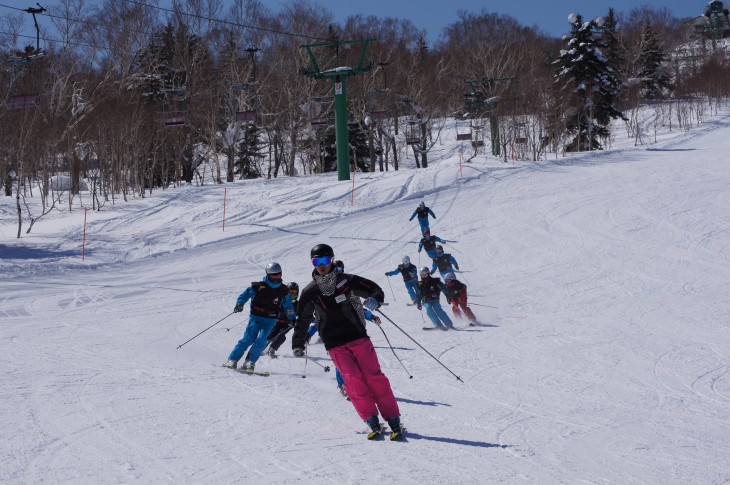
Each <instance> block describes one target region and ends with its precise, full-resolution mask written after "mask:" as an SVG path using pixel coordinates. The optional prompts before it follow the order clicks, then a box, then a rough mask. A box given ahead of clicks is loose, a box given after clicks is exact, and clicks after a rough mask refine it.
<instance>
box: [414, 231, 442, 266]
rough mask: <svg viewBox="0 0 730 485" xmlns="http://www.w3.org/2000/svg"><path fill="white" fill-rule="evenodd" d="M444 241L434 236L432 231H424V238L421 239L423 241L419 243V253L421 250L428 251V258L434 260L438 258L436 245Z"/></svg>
mask: <svg viewBox="0 0 730 485" xmlns="http://www.w3.org/2000/svg"><path fill="white" fill-rule="evenodd" d="M443 242H444V240H443V239H441V238H440V237H438V236H432V235H431V231H429V230H428V229H426V230H425V231H423V237H422V238H421V241H420V242H419V243H418V252H419V253H420V252H421V249H425V250H426V254H428V257H429V258H431V259H433V258H435V257H436V243H443Z"/></svg>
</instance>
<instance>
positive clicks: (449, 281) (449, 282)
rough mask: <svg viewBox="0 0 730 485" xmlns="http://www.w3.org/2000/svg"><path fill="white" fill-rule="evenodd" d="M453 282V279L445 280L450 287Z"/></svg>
mask: <svg viewBox="0 0 730 485" xmlns="http://www.w3.org/2000/svg"><path fill="white" fill-rule="evenodd" d="M453 282H454V280H452V279H451V278H444V283H446V284H447V285H450V284H451V283H453Z"/></svg>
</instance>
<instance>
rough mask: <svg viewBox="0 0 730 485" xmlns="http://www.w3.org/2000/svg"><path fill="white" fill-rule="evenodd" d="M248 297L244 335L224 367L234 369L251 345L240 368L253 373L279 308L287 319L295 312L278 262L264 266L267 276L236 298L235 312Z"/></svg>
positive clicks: (292, 317) (293, 317)
mask: <svg viewBox="0 0 730 485" xmlns="http://www.w3.org/2000/svg"><path fill="white" fill-rule="evenodd" d="M248 300H251V316H250V318H249V320H248V325H246V331H245V332H244V333H243V337H242V338H241V340H239V341H238V343H237V344H236V346H235V347H234V348H233V350H232V351H231V355H229V356H228V361H227V362H226V363H225V364H223V366H224V367H229V368H231V369H235V368H236V366H237V365H238V361H239V360H241V357H243V354H244V352H246V349H247V348H248V347H249V346H251V357H250V360H246V361H244V364H243V367H242V368H241V369H242V370H243V371H244V372H253V371H254V367H255V366H256V361H257V360H258V358H259V357H260V356H261V352H263V350H264V347H266V338H267V337H268V336H269V334H270V333H271V329H272V328H274V325H276V320H277V317H278V315H279V310H280V308H281V307H282V306H283V307H284V310H285V311H286V314H287V317H289V320H291V321H294V319H295V318H296V313H295V312H294V306H293V305H292V301H291V297H290V296H289V289H288V288H287V287H286V286H284V285H283V284H282V281H281V266H280V265H279V263H269V264H268V265H266V276H264V278H263V280H262V281H259V282H255V283H251V286H249V287H248V288H246V289H245V290H244V291H243V293H241V294H240V295H239V297H238V299H237V300H236V306H235V308H234V309H233V311H234V312H236V313H239V312H242V311H243V306H244V305H245V304H246V302H247V301H248Z"/></svg>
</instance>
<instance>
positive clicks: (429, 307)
mask: <svg viewBox="0 0 730 485" xmlns="http://www.w3.org/2000/svg"><path fill="white" fill-rule="evenodd" d="M420 275H421V281H419V282H418V303H417V304H416V306H418V309H419V310H420V309H421V308H422V307H426V315H428V318H430V319H431V322H433V326H434V327H435V328H440V329H441V330H447V329H449V328H454V324H453V323H452V322H451V319H450V318H449V316H448V315H447V314H446V312H445V311H444V309H443V308H441V302H439V296H440V295H441V292H442V291H443V292H444V294H446V291H445V290H444V284H443V283H441V279H439V278H432V277H431V271H429V269H428V267H426V266H424V267H423V268H421V271H420ZM424 329H425V330H428V329H427V328H424Z"/></svg>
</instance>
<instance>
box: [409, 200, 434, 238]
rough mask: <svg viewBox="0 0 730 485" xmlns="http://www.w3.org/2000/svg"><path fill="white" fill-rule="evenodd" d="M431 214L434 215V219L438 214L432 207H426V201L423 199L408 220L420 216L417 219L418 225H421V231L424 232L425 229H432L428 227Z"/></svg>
mask: <svg viewBox="0 0 730 485" xmlns="http://www.w3.org/2000/svg"><path fill="white" fill-rule="evenodd" d="M429 215H430V216H431V217H433V218H434V219H436V214H434V213H433V211H432V210H431V209H429V208H428V207H426V203H425V202H423V201H421V203H420V204H418V208H416V210H414V211H413V215H412V216H411V218H410V219H408V220H409V221H412V220H413V218H414V217H418V219H417V220H418V225H419V226H421V233H423V231H426V230H428V229H430V228H429V227H428V216H429Z"/></svg>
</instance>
